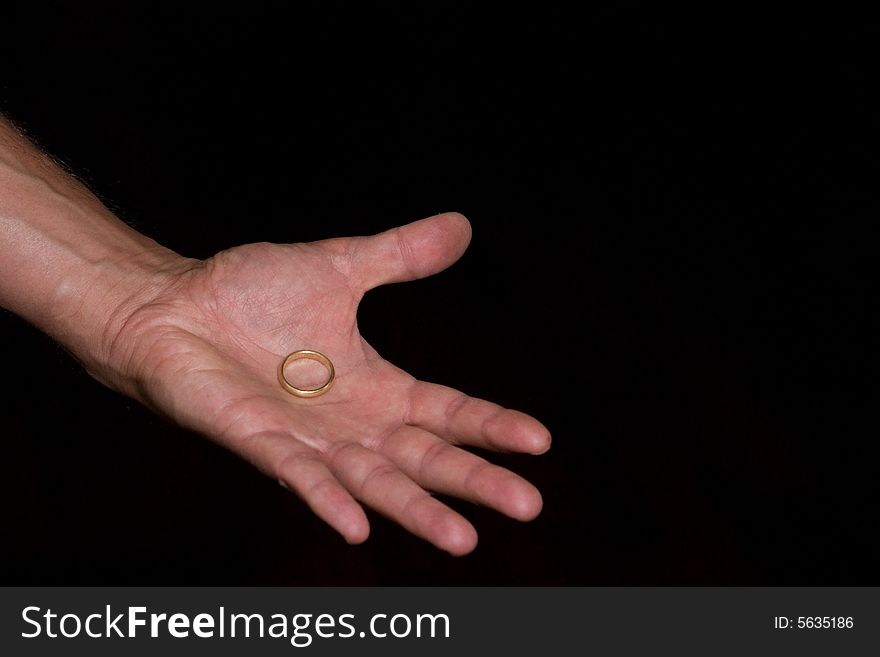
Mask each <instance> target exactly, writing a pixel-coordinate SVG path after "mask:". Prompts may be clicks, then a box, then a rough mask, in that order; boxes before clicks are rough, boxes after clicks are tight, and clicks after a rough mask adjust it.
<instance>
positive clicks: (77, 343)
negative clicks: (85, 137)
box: [0, 118, 184, 379]
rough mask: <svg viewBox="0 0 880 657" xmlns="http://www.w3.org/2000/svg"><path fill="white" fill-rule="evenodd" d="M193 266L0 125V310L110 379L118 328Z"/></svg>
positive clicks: (3, 125) (18, 136)
mask: <svg viewBox="0 0 880 657" xmlns="http://www.w3.org/2000/svg"><path fill="white" fill-rule="evenodd" d="M183 261H184V259H182V258H180V256H177V255H176V254H175V253H173V252H172V251H170V250H168V249H166V248H164V247H162V246H161V245H159V244H157V243H156V242H155V241H153V240H151V239H149V238H148V237H146V236H144V235H142V234H140V233H138V232H137V231H135V230H134V229H132V228H130V227H129V226H127V225H126V224H125V223H123V222H122V221H120V220H119V219H117V218H116V217H115V216H113V214H112V213H111V212H110V211H109V210H108V209H107V208H106V207H104V206H103V205H102V204H101V202H100V201H99V200H98V199H97V198H95V196H94V195H93V194H91V193H90V192H89V191H88V190H87V189H86V188H85V187H84V186H83V185H81V184H80V183H78V182H77V181H76V180H74V179H73V178H72V177H71V176H69V175H68V174H66V173H65V172H64V171H63V170H62V169H61V168H60V167H58V166H57V165H55V164H54V163H53V162H52V161H51V160H50V159H49V158H47V157H45V156H44V155H43V154H42V153H40V152H39V151H38V150H37V149H36V148H35V147H33V146H32V145H31V144H30V143H29V142H28V141H27V140H26V139H24V138H23V137H22V136H21V135H20V134H19V133H18V132H17V131H16V130H15V129H14V128H13V127H12V126H10V125H9V124H8V123H7V122H5V121H4V120H3V119H2V118H0V305H2V306H3V307H4V308H7V309H9V310H11V311H12V312H14V313H16V314H18V315H20V316H21V317H23V318H25V319H26V320H28V321H29V322H31V323H33V324H34V325H35V326H37V327H39V328H40V329H42V330H43V331H45V332H46V333H48V334H49V335H51V336H52V337H53V338H55V339H56V340H58V341H59V342H60V343H61V344H63V345H64V346H65V347H67V348H68V349H69V350H70V351H71V352H72V353H73V354H74V355H75V356H76V357H77V358H78V359H79V360H80V361H82V362H83V364H84V365H85V366H86V367H87V368H88V369H89V370H90V371H92V373H93V374H95V375H96V376H99V378H102V379H105V378H106V373H105V372H102V371H101V370H102V369H104V368H106V367H107V363H106V362H104V361H105V355H106V351H107V348H108V344H107V342H108V341H109V340H110V339H112V332H113V330H114V328H115V327H116V326H117V325H118V324H119V323H121V322H124V321H125V316H126V313H127V312H129V311H130V309H132V308H133V306H134V305H136V304H137V303H140V302H142V300H143V299H144V298H145V297H148V296H149V295H150V294H151V292H152V290H153V289H154V288H160V287H161V286H162V285H163V281H165V280H167V279H169V278H170V277H173V276H174V275H175V272H176V271H178V270H179V269H180V268H181V266H182V263H183Z"/></svg>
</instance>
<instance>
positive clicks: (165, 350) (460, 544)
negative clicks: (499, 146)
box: [113, 214, 550, 554]
mask: <svg viewBox="0 0 880 657" xmlns="http://www.w3.org/2000/svg"><path fill="white" fill-rule="evenodd" d="M469 238H470V226H469V224H468V222H467V220H466V219H464V217H462V216H460V215H457V214H445V215H440V216H437V217H433V218H430V219H425V220H422V221H419V222H415V223H413V224H409V225H407V226H403V227H401V228H397V229H393V230H391V231H388V232H386V233H382V234H380V235H376V236H373V237H364V238H345V239H334V240H326V241H322V242H314V243H308V244H293V245H276V244H250V245H246V246H242V247H237V248H235V249H231V250H229V251H224V252H221V253H219V254H217V255H216V256H214V257H213V258H211V259H209V260H207V261H204V262H199V263H198V264H196V265H194V266H193V267H191V268H189V269H188V270H187V271H186V272H185V273H184V274H183V275H182V276H180V277H178V278H177V279H176V281H175V283H174V284H173V285H172V286H170V287H168V288H166V289H165V290H164V291H163V292H162V293H161V294H159V295H158V296H156V297H155V298H154V299H152V300H151V301H150V302H149V303H146V304H144V305H142V306H140V307H139V308H138V309H137V310H136V311H135V312H134V313H133V314H132V315H131V316H130V317H129V318H128V320H127V321H126V323H125V325H124V327H123V328H122V330H120V331H119V333H118V335H116V337H115V340H114V343H113V349H114V351H115V355H116V358H117V359H121V360H123V361H124V362H125V363H126V367H127V368H128V371H129V373H130V376H131V377H132V379H133V380H134V381H136V386H137V391H138V393H137V394H138V396H139V397H140V398H141V399H142V400H143V401H144V402H146V403H147V404H149V405H151V406H153V407H154V408H156V409H157V410H159V411H161V412H163V413H165V414H167V415H169V416H171V417H172V418H173V419H175V420H177V421H178V422H180V423H182V424H184V425H186V426H189V427H191V428H193V429H195V430H197V431H200V432H202V433H204V434H206V435H208V436H210V437H212V438H213V439H215V440H217V441H218V442H220V443H221V444H223V445H225V446H227V447H228V448H230V449H232V450H234V451H235V452H237V453H238V454H240V455H241V456H243V457H245V458H247V459H248V460H249V461H251V462H252V463H254V464H255V465H256V466H257V467H258V468H260V469H261V470H262V471H263V472H265V473H266V474H268V475H269V476H272V477H274V478H276V479H277V480H278V481H279V482H280V483H281V484H282V485H284V486H286V487H287V488H290V489H291V490H293V491H295V492H296V493H297V494H299V495H300V496H301V497H302V498H303V499H304V500H305V501H306V503H307V504H308V505H309V506H310V507H311V509H312V510H313V511H314V512H315V513H316V514H318V515H319V516H320V517H321V518H323V519H324V520H325V521H326V522H327V523H329V524H330V525H331V526H332V527H334V528H335V529H336V530H337V531H339V532H340V533H341V534H342V535H343V536H344V537H345V539H346V540H348V541H349V542H360V541H363V540H365V539H366V537H367V535H368V533H369V524H368V521H367V518H366V515H365V514H364V511H363V509H362V508H361V506H360V504H359V502H361V503H364V504H366V505H368V506H370V507H372V508H374V509H376V510H377V511H379V512H380V513H383V514H385V515H386V516H388V517H390V518H392V519H394V520H395V521H397V522H399V523H400V524H401V525H403V526H404V527H406V528H407V529H408V530H409V531H411V532H413V533H415V534H417V535H419V536H421V537H423V538H425V539H427V540H428V541H430V542H431V543H433V544H435V545H436V546H438V547H440V548H442V549H444V550H447V551H449V552H451V553H453V554H464V553H467V552H469V551H470V550H472V549H473V548H474V546H475V545H476V541H477V537H476V532H475V530H474V528H473V527H472V526H471V524H470V523H469V522H468V521H467V520H465V519H464V518H463V517H462V516H460V515H459V514H458V513H456V512H454V511H453V510H452V509H450V508H449V507H447V506H446V505H444V504H442V503H441V502H440V501H438V500H437V499H435V498H434V497H432V496H431V495H430V492H429V491H431V492H438V493H444V494H449V495H454V496H457V497H461V498H464V499H468V500H471V501H473V502H476V503H479V504H483V505H486V506H489V507H492V508H494V509H497V510H499V511H501V512H502V513H505V514H507V515H509V516H512V517H514V518H517V519H520V520H529V519H531V518H533V517H534V516H536V515H537V514H538V513H539V511H540V509H541V497H540V494H539V493H538V491H537V490H536V489H535V488H534V487H533V486H532V485H531V484H529V483H528V482H526V481H525V480H523V479H522V478H520V477H518V476H517V475H515V474H513V473H512V472H510V471H508V470H505V469H503V468H500V467H497V466H494V465H491V464H490V463H488V462H487V461H485V460H483V459H481V458H480V457H478V456H476V455H474V454H472V453H470V452H467V451H465V450H463V449H460V448H458V447H456V446H455V444H466V445H473V446H478V447H483V448H489V449H496V450H507V451H519V452H527V453H540V452H543V451H545V450H546V449H547V448H548V447H549V443H550V438H549V435H548V433H547V430H546V429H545V428H544V427H543V426H542V425H541V424H540V423H539V422H537V421H536V420H534V419H533V418H531V417H529V416H527V415H524V414H522V413H518V412H516V411H512V410H506V409H502V408H501V407H499V406H497V405H495V404H492V403H490V402H486V401H481V400H477V399H473V398H470V397H468V396H466V395H464V394H462V393H459V392H457V391H455V390H452V389H450V388H446V387H443V386H439V385H436V384H431V383H425V382H421V381H417V380H416V379H414V378H413V377H412V376H410V375H409V374H407V373H406V372H404V371H402V370H400V369H398V368H397V367H395V366H394V365H392V364H390V363H389V362H388V361H386V360H384V359H383V358H381V357H380V356H379V354H378V353H376V351H375V350H374V349H373V348H372V347H370V345H369V344H367V343H366V341H364V339H363V338H362V337H361V336H360V333H359V331H358V327H357V320H356V315H357V308H358V304H359V302H360V300H361V298H362V296H363V294H364V292H366V291H367V290H369V289H370V288H373V287H376V286H378V285H382V284H385V283H390V282H395V281H402V280H410V279H414V278H419V277H423V276H427V275H430V274H432V273H435V272H437V271H440V270H441V269H444V268H445V267H447V266H448V265H450V264H451V263H453V262H454V261H455V260H457V259H458V257H459V256H460V255H461V254H462V253H463V251H464V249H465V248H466V247H467V244H468V241H469ZM299 349H314V350H317V351H320V352H322V353H324V354H326V355H327V356H328V357H329V358H330V359H331V360H332V361H333V364H334V366H335V368H336V380H335V382H334V384H333V387H332V388H331V389H330V390H329V391H328V392H327V393H326V394H325V395H323V396H321V397H316V398H310V399H301V398H297V397H294V396H292V395H290V394H288V393H287V392H285V391H284V390H283V389H282V387H281V386H280V385H279V383H278V380H277V378H276V371H277V367H278V364H279V363H280V362H281V360H282V359H283V358H284V356H285V355H287V354H288V353H290V352H292V351H296V350H299ZM315 366H316V367H320V366H317V365H316V364H315ZM319 374H323V372H320V373H319ZM291 377H293V378H294V379H295V380H302V381H303V382H304V385H303V386H302V387H312V385H314V384H315V383H317V385H320V383H321V380H320V379H321V378H322V376H317V378H314V377H315V373H313V372H311V371H309V368H308V367H305V368H300V369H298V370H297V371H295V372H293V373H292V374H291ZM296 377H300V379H296Z"/></svg>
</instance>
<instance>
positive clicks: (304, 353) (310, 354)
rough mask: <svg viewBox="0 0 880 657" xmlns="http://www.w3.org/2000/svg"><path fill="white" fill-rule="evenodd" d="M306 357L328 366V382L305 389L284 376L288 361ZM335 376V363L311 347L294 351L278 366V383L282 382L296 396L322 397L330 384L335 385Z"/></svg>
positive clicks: (282, 385) (283, 386)
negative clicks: (317, 386)
mask: <svg viewBox="0 0 880 657" xmlns="http://www.w3.org/2000/svg"><path fill="white" fill-rule="evenodd" d="M304 358H305V359H308V360H314V361H317V362H319V363H321V365H323V366H324V367H326V368H327V373H328V374H329V376H328V377H327V382H326V383H325V384H324V385H322V386H321V387H320V388H313V389H309V390H303V389H302V388H297V387H296V386H295V385H292V384H291V383H290V381H288V380H287V378H286V377H285V376H284V368H285V367H287V364H288V363H292V362H293V361H295V360H303V359H304ZM335 378H336V370H335V369H333V363H331V362H330V359H329V358H327V357H326V356H325V355H324V354H322V353H321V352H320V351H312V350H311V349H300V350H299V351H294V352H293V353H292V354H287V356H286V357H285V359H284V360H282V361H281V365H279V366H278V383H280V384H281V387H282V388H284V389H285V390H286V391H287V392H289V393H290V394H291V395H294V396H295V397H320V396H321V395H323V394H324V393H325V392H327V391H328V390H330V386H332V385H333V379H335Z"/></svg>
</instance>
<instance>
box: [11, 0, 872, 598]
mask: <svg viewBox="0 0 880 657" xmlns="http://www.w3.org/2000/svg"><path fill="white" fill-rule="evenodd" d="M70 4H72V3H58V4H46V3H43V4H39V3H37V4H35V3H28V5H27V9H25V8H24V7H16V6H14V5H13V6H12V7H11V8H10V7H8V6H7V7H6V8H5V9H4V10H3V13H4V15H3V17H2V21H3V24H4V26H3V39H2V43H0V56H2V60H0V67H2V69H0V102H2V107H3V110H4V111H5V112H6V113H8V114H9V115H10V116H11V117H12V118H13V119H15V120H16V121H17V122H18V123H19V124H20V125H21V126H22V127H23V128H24V129H25V130H26V131H27V132H28V133H29V134H30V135H32V136H33V137H34V138H35V139H36V140H37V141H38V142H39V143H40V144H42V145H43V146H44V147H45V148H46V149H47V150H49V151H50V152H52V153H53V154H55V155H56V156H58V157H59V158H60V159H62V160H64V161H65V162H66V163H67V164H68V165H69V166H70V167H71V168H72V169H73V170H75V171H76V172H77V173H78V174H79V175H80V176H81V177H82V178H83V179H84V180H86V181H87V182H88V183H89V184H90V185H91V186H92V187H93V188H94V189H95V190H96V192H97V193H98V194H99V195H100V196H101V198H102V199H104V200H105V202H107V203H108V204H109V205H110V206H111V207H113V208H114V209H116V210H117V211H118V212H119V213H120V216H122V217H123V218H125V219H126V220H127V221H129V222H130V223H132V224H134V225H135V226H137V227H138V228H139V229H140V230H142V231H143V232H145V233H147V234H148V235H150V236H152V237H154V238H156V239H157V240H159V241H160V242H162V243H164V244H166V245H168V246H170V247H171V248H174V249H175V250H177V251H179V252H181V253H184V254H186V255H190V256H198V257H207V256H209V255H211V254H212V253H214V252H215V251H217V250H219V249H222V248H226V247H229V246H233V245H236V244H239V243H244V242H249V241H263V240H268V241H302V240H312V239H320V238H324V237H331V236H340V235H347V234H364V233H371V232H375V231H378V230H382V229H385V228H388V227H390V226H393V225H395V224H398V223H403V222H406V221H410V220H413V219H416V218H420V217H423V216H427V215H431V214H435V213H437V212H440V211H445V210H457V211H460V212H462V213H464V214H466V215H467V216H468V217H469V218H470V219H471V221H472V223H473V226H474V240H473V243H472V245H471V248H470V250H469V252H468V253H467V255H466V256H465V257H464V258H463V260H462V261H461V262H460V263H459V264H457V265H456V266H455V267H454V268H452V269H451V270H449V271H447V272H445V273H443V274H440V275H438V276H437V277H435V278H433V279H429V280H425V281H420V282H416V283H408V284H405V285H397V286H392V287H389V288H385V289H382V290H379V291H376V292H374V293H371V294H370V295H369V296H368V297H367V299H366V300H365V302H364V304H363V306H362V311H361V327H362V330H363V332H364V333H365V335H366V336H367V338H368V339H369V340H370V341H371V342H372V343H373V345H374V346H376V347H377V349H378V350H379V351H380V352H381V353H382V354H383V355H385V356H386V357H387V358H389V359H390V360H391V361H392V362H394V363H396V364H398V365H401V366H402V367H404V368H405V369H407V370H409V371H411V372H412V373H413V374H415V375H417V376H419V377H420V378H424V379H428V380H434V381H438V382H442V383H446V384H448V385H453V386H456V387H459V388H461V389H463V390H465V391H467V392H469V393H471V394H474V395H477V396H481V397H485V398H488V399H492V400H494V401H497V402H499V403H502V404H504V405H506V406H511V407H514V408H519V409H522V410H524V411H527V412H529V413H532V414H534V415H535V416H536V417H538V418H540V419H541V420H543V421H544V422H545V423H546V424H547V425H548V427H549V428H550V429H551V431H552V432H553V435H554V441H555V442H554V447H553V449H552V450H551V451H550V452H549V453H548V454H547V455H545V456H542V457H539V458H532V457H519V456H504V457H498V459H497V460H498V461H499V462H501V463H503V464H505V465H507V466H509V467H511V468H512V469H514V470H516V471H518V472H521V473H522V474H524V475H525V476H527V477H528V478H529V479H531V480H532V481H534V482H535V483H536V484H537V485H538V486H539V488H540V489H541V490H542V492H543V494H544V499H545V510H544V513H543V514H542V515H541V517H540V518H539V519H538V520H536V521H535V522H533V523H530V524H525V525H522V524H518V523H516V522H514V521H512V520H508V519H505V518H503V517H500V516H497V515H496V514H493V513H491V512H488V511H486V510H482V509H477V508H471V507H469V506H468V505H466V504H461V503H457V502H451V503H452V504H454V505H455V506H456V508H460V509H462V510H463V512H464V513H465V515H467V516H468V517H469V518H471V519H472V520H473V521H474V523H475V525H476V526H477V529H478V531H480V536H481V542H480V545H479V547H478V548H477V550H476V551H475V552H474V553H473V554H472V555H470V556H467V557H464V558H459V559H455V558H452V557H448V556H446V555H444V554H442V553H440V552H438V551H436V550H435V549H434V548H431V547H430V546H428V545H427V544H424V543H422V542H421V541H420V540H419V539H416V538H413V537H410V536H408V535H407V534H406V533H405V532H404V531H403V530H402V529H399V528H398V527H396V526H393V525H392V524H391V523H389V522H387V521H385V520H383V519H382V518H379V517H377V516H375V514H373V515H371V516H370V517H371V521H372V523H373V532H372V536H371V538H370V540H369V541H368V542H367V543H366V544H364V545H362V546H359V547H349V546H346V545H345V544H344V542H343V541H342V540H341V539H340V538H338V537H337V536H336V535H335V534H334V533H333V532H332V531H331V530H330V529H329V528H327V527H325V526H324V525H323V524H322V523H321V522H320V521H319V520H317V519H316V518H314V517H312V516H311V514H310V513H309V512H308V510H307V509H306V508H305V506H304V505H303V504H301V503H300V502H299V501H298V500H296V499H295V498H293V497H291V496H290V495H289V494H288V493H286V492H285V491H283V490H282V489H280V488H279V487H278V486H277V485H276V484H275V483H274V482H272V481H270V480H268V479H264V478H263V477H262V476H260V475H259V474H258V473H257V472H256V471H253V470H251V469H250V468H249V466H247V465H245V464H244V463H243V462H240V461H238V460H237V459H236V458H235V457H233V456H231V455H229V454H227V453H226V452H224V451H222V450H221V449H219V448H217V447H215V446H214V445H213V444H211V443H210V442H208V441H206V440H203V439H200V438H198V437H195V436H192V435H190V434H188V433H186V432H184V431H182V430H180V429H177V428H175V427H173V426H170V425H168V424H167V423H165V422H164V421H162V420H160V419H158V418H156V417H154V416H152V415H151V414H149V413H148V412H147V411H145V410H143V409H141V408H140V407H138V406H137V405H136V404H134V403H132V402H130V401H128V400H126V399H124V398H122V397H120V396H118V395H116V394H115V393H112V392H110V391H108V390H105V389H103V388H102V387H101V386H100V385H98V384H97V383H95V382H93V381H92V380H90V379H89V378H88V376H87V375H85V374H84V373H82V372H81V371H80V370H79V369H78V367H77V366H76V365H75V364H74V363H73V362H72V361H71V360H70V359H69V358H68V357H67V356H66V355H65V354H64V352H63V351H62V350H61V349H60V348H59V347H57V346H55V345H54V344H52V343H51V341H49V340H48V339H46V338H45V337H43V336H41V335H39V334H38V333H37V332H36V331H34V330H33V329H32V328H30V327H28V326H27V325H26V324H24V323H23V322H21V321H20V320H18V319H17V318H15V317H12V316H10V315H8V314H7V315H4V316H2V317H0V335H2V339H3V342H4V345H5V354H4V368H3V378H2V381H3V396H2V405H0V409H2V410H0V412H2V418H3V420H2V434H3V447H2V455H3V456H2V459H3V460H2V465H3V478H2V481H3V485H2V490H0V492H2V494H3V499H4V504H3V524H4V526H5V531H4V534H5V538H4V544H5V548H6V549H7V550H8V551H9V555H8V556H7V557H6V558H5V559H4V561H3V571H2V581H3V583H4V584H12V583H19V584H50V583H51V584H293V585H299V584H318V585H324V584H357V585H360V584H381V585H390V584H435V585H436V584H479V585H484V584H525V585H533V584H551V585H572V584H615V585H617V584H673V585H680V584H724V585H729V584H761V585H777V584H797V585H801V584H867V583H873V584H876V583H877V561H878V556H880V555H878V541H877V538H876V536H877V532H876V530H875V525H876V509H875V506H876V505H875V503H876V501H877V481H876V463H877V457H878V450H877V448H876V446H875V445H876V438H877V429H876V422H875V420H874V418H873V416H874V415H876V411H875V409H876V392H875V389H876V388H875V387H872V386H875V385H876V373H877V370H876V367H875V364H874V362H873V359H874V357H875V355H876V347H875V344H876V343H875V341H876V338H875V335H876V328H877V327H876V321H875V320H876V308H875V295H874V287H873V283H872V282H871V277H872V274H873V270H874V269H875V268H876V267H875V266H872V265H874V261H875V260H876V256H875V252H876V246H875V244H876V242H875V241H874V240H872V239H870V237H869V236H870V230H869V229H870V227H871V224H873V223H875V222H876V221H877V217H878V209H880V208H878V201H877V193H876V183H877V160H878V155H877V152H878V149H877V147H878V145H880V144H878V140H877V111H878V105H877V103H876V101H875V99H874V97H873V91H872V90H873V87H875V86H876V82H877V79H878V75H877V70H876V68H877V67H876V65H875V62H876V60H877V43H878V39H880V30H878V29H877V28H876V26H872V25H870V24H867V23H866V21H864V19H863V18H862V17H859V16H848V17H841V16H837V17H829V16H825V15H821V16H820V15H816V16H802V15H786V16H768V15H766V13H760V14H749V13H745V12H744V13H734V12H731V13H729V14H716V15H708V14H693V13H687V14H684V13H682V14H672V13H668V12H664V13H657V12H656V11H655V12H654V13H651V12H646V10H644V9H643V8H637V7H635V6H626V7H623V8H616V9H603V8H599V6H598V5H590V7H591V8H590V9H586V10H581V11H579V12H575V11H562V10H554V9H551V8H547V7H546V6H544V5H537V6H533V7H524V8H522V9H511V8H510V7H505V8H499V9H497V10H495V11H488V10H483V11H481V12H477V11H475V10H474V9H473V8H472V7H470V6H469V5H468V4H459V5H451V4H449V5H447V4H445V3H434V4H431V5H429V6H426V7H422V8H419V9H417V8H413V7H412V6H408V5H403V4H402V5H384V4H383V5H380V6H371V7H362V6H342V5H338V6H337V5H334V4H330V3H315V4H307V3H290V4H291V6H288V3H280V2H279V3H276V4H261V3H255V2H249V3H244V4H241V5H240V6H232V5H227V4H226V3H217V5H218V6H213V5H211V6H205V7H203V8H201V9H193V8H189V9H183V8H181V7H175V6H173V5H171V4H169V5H164V6H159V5H156V4H153V3H151V4H150V5H148V6H142V7H139V8H134V7H133V6H132V5H130V4H129V3H125V4H124V8H123V3H119V5H118V6H112V5H108V6H106V7H105V6H99V5H86V4H82V5H78V6H77V7H71V6H70ZM221 5H222V6H221Z"/></svg>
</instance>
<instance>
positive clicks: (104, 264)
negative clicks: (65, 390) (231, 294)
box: [44, 240, 200, 394]
mask: <svg viewBox="0 0 880 657" xmlns="http://www.w3.org/2000/svg"><path fill="white" fill-rule="evenodd" d="M138 241H139V242H140V241H141V240H138ZM143 242H144V243H142V244H129V245H126V247H125V248H117V249H114V251H113V252H112V253H108V254H107V255H106V256H104V257H102V258H101V259H99V260H97V261H92V262H91V263H90V266H89V267H87V268H86V267H84V268H80V269H78V271H77V273H76V274H75V275H74V276H72V277H65V278H64V279H63V280H62V281H61V282H60V283H59V284H58V285H57V287H56V288H55V290H54V292H53V294H52V302H51V306H52V311H51V312H50V313H48V314H47V318H48V322H47V323H48V326H46V327H44V328H45V330H46V331H47V332H48V333H49V334H50V335H52V336H53V337H54V338H55V339H56V340H58V341H59V342H60V343H61V344H62V345H63V346H64V347H65V348H67V350H68V351H69V352H70V353H71V354H72V355H73V356H74V357H75V358H76V359H77V360H79V361H80V363H81V364H82V365H83V367H84V368H85V369H86V370H87V371H88V372H89V374H91V375H92V376H93V377H95V378H96V379H98V380H99V381H101V382H102V383H104V384H106V385H109V386H110V387H112V388H115V389H117V390H121V391H124V392H128V393H129V394H130V393H131V391H130V390H128V389H127V388H128V387H129V386H128V378H129V375H128V372H127V364H126V358H125V355H124V354H125V349H124V348H121V346H120V345H118V344H117V342H118V340H117V339H118V337H119V336H120V335H121V334H122V333H123V332H124V331H123V329H124V328H125V327H126V326H127V325H128V324H129V322H130V320H131V318H132V317H133V316H134V315H135V314H136V313H137V311H138V310H139V309H141V308H143V307H144V306H146V305H148V304H150V303H151V302H153V301H155V300H156V299H157V298H158V297H159V296H161V295H162V293H163V292H165V291H166V290H168V289H169V288H171V287H173V286H174V285H175V284H177V282H178V281H179V280H180V279H181V277H182V276H183V274H184V273H185V272H186V271H189V270H191V269H193V268H194V267H196V266H198V265H199V263H200V261H198V260H194V259H191V258H185V257H183V256H180V255H178V254H177V253H175V252H173V251H171V250H170V249H166V248H165V247H162V246H161V245H159V244H157V243H155V242H153V241H152V240H144V241H143Z"/></svg>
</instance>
